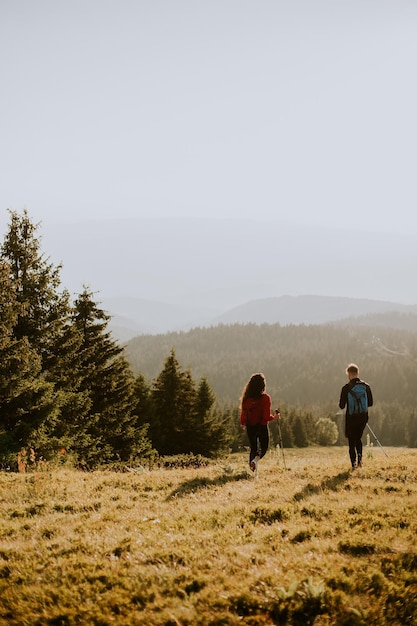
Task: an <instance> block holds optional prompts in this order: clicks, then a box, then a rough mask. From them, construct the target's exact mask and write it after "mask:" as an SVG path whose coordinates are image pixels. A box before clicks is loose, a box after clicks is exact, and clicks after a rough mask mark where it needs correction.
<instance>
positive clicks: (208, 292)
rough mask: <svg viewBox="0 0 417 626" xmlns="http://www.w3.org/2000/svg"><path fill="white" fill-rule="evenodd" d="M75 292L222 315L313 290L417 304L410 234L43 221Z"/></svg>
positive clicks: (187, 222) (244, 223) (176, 222)
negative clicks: (257, 302) (86, 289)
mask: <svg viewBox="0 0 417 626" xmlns="http://www.w3.org/2000/svg"><path fill="white" fill-rule="evenodd" d="M40 234H41V235H42V239H43V241H42V243H43V249H44V251H45V253H46V254H47V255H48V256H50V257H51V260H52V261H53V262H55V263H59V262H62V264H63V269H62V273H61V276H62V281H63V284H64V285H65V286H66V287H68V289H69V290H70V291H72V292H77V293H78V292H79V291H80V290H81V288H82V285H83V284H86V285H88V286H89V287H90V288H91V289H92V290H93V291H96V292H97V293H98V295H99V297H100V298H101V299H104V298H114V297H118V298H126V297H128V298H139V299H143V300H148V301H156V302H162V303H168V304H173V305H175V306H180V307H184V306H186V307H188V306H192V307H194V308H199V309H207V311H208V312H209V314H210V311H211V314H212V315H216V314H220V313H222V312H224V311H226V310H228V309H231V308H233V307H236V306H239V305H241V304H242V303H244V302H248V301H250V300H257V299H261V298H270V297H277V296H282V295H284V294H290V295H301V294H316V295H321V296H344V297H351V298H369V299H372V300H387V301H392V302H402V303H409V304H415V303H417V292H416V290H415V288H414V280H413V276H414V273H415V270H416V269H417V250H416V248H415V242H414V240H413V238H412V237H411V236H410V237H408V236H407V235H399V234H393V233H376V232H375V233H369V232H364V231H362V230H360V216H359V217H358V218H357V219H355V216H354V215H352V216H349V217H347V219H346V230H335V229H323V228H321V227H317V228H315V227H309V226H304V225H296V224H289V223H286V222H278V221H277V222H260V221H259V222H258V221H255V220H252V221H251V220H231V219H224V220H222V219H197V218H194V219H193V218H176V219H174V218H170V219H168V218H167V219H163V218H155V219H141V218H138V219H111V220H110V219H108V220H104V219H103V220H98V221H91V222H90V221H85V222H76V223H72V224H71V223H70V224H57V223H49V222H48V223H44V224H41V230H40Z"/></svg>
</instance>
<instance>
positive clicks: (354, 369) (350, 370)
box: [346, 363, 359, 380]
mask: <svg viewBox="0 0 417 626" xmlns="http://www.w3.org/2000/svg"><path fill="white" fill-rule="evenodd" d="M346 374H347V377H348V378H349V380H352V378H358V376H359V367H358V366H357V365H356V364H355V363H351V364H350V365H348V366H347V368H346Z"/></svg>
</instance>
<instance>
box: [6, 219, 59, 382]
mask: <svg viewBox="0 0 417 626" xmlns="http://www.w3.org/2000/svg"><path fill="white" fill-rule="evenodd" d="M9 213H10V224H9V230H8V232H7V233H6V235H5V238H4V241H3V244H2V246H1V255H0V256H1V259H2V260H3V261H5V262H6V263H7V264H8V266H9V268H10V278H11V281H12V284H13V285H14V288H15V297H16V302H17V304H18V305H19V313H18V316H17V319H16V322H15V324H14V326H13V335H14V337H15V338H16V339H18V340H19V339H22V338H23V337H26V338H27V340H28V342H29V344H30V346H31V347H32V348H33V349H34V350H35V351H36V353H37V354H38V355H39V356H40V358H41V366H42V371H43V372H45V371H47V370H48V365H49V359H50V358H51V355H54V354H56V346H55V343H56V341H57V340H58V338H59V336H60V334H61V331H62V326H63V324H65V322H66V321H67V320H68V318H69V312H70V304H69V294H68V292H67V291H65V290H62V291H60V286H61V278H60V271H61V266H60V265H58V266H54V265H53V264H52V263H50V262H49V260H48V259H47V258H45V256H44V254H43V253H42V250H41V242H40V238H39V237H38V236H37V231H38V230H39V224H34V223H33V222H32V221H31V220H30V218H29V215H28V213H27V211H26V210H25V211H24V212H23V214H22V215H19V214H18V213H17V212H16V211H9Z"/></svg>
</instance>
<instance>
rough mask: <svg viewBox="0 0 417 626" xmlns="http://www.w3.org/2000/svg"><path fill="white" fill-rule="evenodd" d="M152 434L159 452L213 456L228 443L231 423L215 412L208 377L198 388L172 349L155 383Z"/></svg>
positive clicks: (213, 398)
mask: <svg viewBox="0 0 417 626" xmlns="http://www.w3.org/2000/svg"><path fill="white" fill-rule="evenodd" d="M151 398H152V404H153V409H152V415H151V424H150V436H151V439H152V443H153V445H154V447H155V448H156V449H157V450H158V452H159V453H160V454H164V455H174V454H188V453H193V454H203V455H206V456H213V455H215V454H217V453H218V452H219V451H220V450H223V449H224V448H225V447H226V446H227V445H228V442H229V436H228V424H227V423H226V422H225V420H223V419H222V418H221V417H220V415H216V414H215V413H214V412H213V410H212V409H213V405H214V403H215V396H214V394H213V391H212V390H211V388H210V386H209V384H208V382H207V380H206V379H205V378H202V379H201V381H200V383H199V386H198V388H197V389H196V388H195V384H194V381H193V378H192V376H191V373H190V371H189V370H185V371H182V370H181V368H180V365H179V363H178V360H177V358H176V355H175V350H174V349H172V350H171V353H170V355H169V356H168V357H167V359H166V361H165V364H164V368H163V370H162V371H161V373H160V374H159V376H158V377H157V378H156V380H155V381H154V383H153V388H152V391H151Z"/></svg>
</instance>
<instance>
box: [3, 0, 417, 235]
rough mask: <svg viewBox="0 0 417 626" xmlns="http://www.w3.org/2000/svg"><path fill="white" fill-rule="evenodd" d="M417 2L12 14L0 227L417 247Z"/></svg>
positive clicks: (217, 0) (91, 8) (99, 6)
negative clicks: (192, 220) (20, 214)
mask: <svg viewBox="0 0 417 626" xmlns="http://www.w3.org/2000/svg"><path fill="white" fill-rule="evenodd" d="M416 65H417V1H415V0H390V1H388V0H317V1H315V0H67V1H64V0H61V1H60V0H0V70H1V83H0V84H1V98H0V215H1V220H0V221H1V222H2V223H3V222H5V221H6V220H7V219H8V218H7V216H5V214H6V209H7V208H8V207H10V208H12V209H15V210H18V211H20V210H21V209H23V208H27V209H28V211H29V214H30V215H31V216H33V217H34V218H35V219H36V220H41V221H42V222H45V221H48V220H58V221H61V220H62V221H76V220H85V219H98V218H110V217H134V216H137V217H149V216H170V217H176V216H178V217H180V216H184V217H185V216H194V217H208V216H212V217H228V218H235V217H237V218H239V217H241V218H255V219H260V220H271V219H274V220H287V221H290V222H294V223H303V224H308V223H311V224H316V225H317V224H321V223H322V224H323V225H327V226H329V227H332V228H333V227H337V228H343V227H345V226H346V225H347V224H348V223H350V222H351V220H352V219H353V216H355V219H356V222H357V223H358V225H359V227H361V228H363V229H364V230H367V229H370V230H380V231H386V232H390V231H397V232H404V233H408V234H410V233H413V232H414V233H416V234H417V190H416V181H417V177H416V172H417V113H416V112H417V80H416V75H417V72H416V69H417V68H416Z"/></svg>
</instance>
